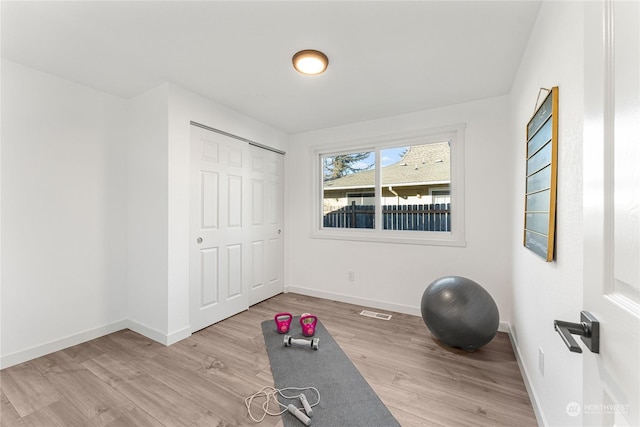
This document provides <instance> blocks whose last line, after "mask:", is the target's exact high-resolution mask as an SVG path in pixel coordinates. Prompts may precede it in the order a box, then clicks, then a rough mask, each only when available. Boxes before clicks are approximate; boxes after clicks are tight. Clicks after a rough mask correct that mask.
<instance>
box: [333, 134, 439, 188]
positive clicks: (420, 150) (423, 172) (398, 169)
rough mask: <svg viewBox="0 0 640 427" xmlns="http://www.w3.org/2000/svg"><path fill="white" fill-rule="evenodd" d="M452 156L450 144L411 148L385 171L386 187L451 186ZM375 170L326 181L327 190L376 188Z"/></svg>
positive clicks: (383, 171)
mask: <svg viewBox="0 0 640 427" xmlns="http://www.w3.org/2000/svg"><path fill="white" fill-rule="evenodd" d="M450 171H451V156H450V149H449V143H448V142H436V143H433V144H425V145H416V146H413V147H409V149H408V150H407V152H406V153H405V155H404V156H403V157H402V159H400V160H399V161H398V162H397V163H394V164H391V165H389V166H385V167H383V168H382V184H383V185H384V186H389V185H390V186H398V187H399V186H403V185H416V184H423V185H424V184H442V183H448V182H451V174H450ZM374 174H375V171H374V170H367V171H362V172H356V173H352V174H350V175H345V176H343V177H341V178H336V179H333V180H329V181H325V183H324V188H325V190H328V189H345V188H363V187H373V185H374V182H375V177H374Z"/></svg>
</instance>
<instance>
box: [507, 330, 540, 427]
mask: <svg viewBox="0 0 640 427" xmlns="http://www.w3.org/2000/svg"><path fill="white" fill-rule="evenodd" d="M507 326H508V331H507V332H508V333H509V340H510V341H511V347H512V348H513V353H514V354H515V356H516V361H517V362H518V367H519V368H520V373H521V374H522V381H523V382H524V386H525V388H526V389H527V393H528V394H529V399H530V400H531V406H532V407H533V413H534V414H535V416H536V421H538V426H540V427H544V426H546V425H548V424H547V421H546V420H545V418H544V414H543V412H542V408H541V407H540V400H539V399H538V395H537V394H536V392H535V390H534V388H533V385H532V384H531V381H530V380H529V373H528V371H527V368H526V367H525V366H524V363H522V358H521V357H520V349H519V347H518V344H517V343H516V341H515V340H514V339H513V337H514V336H515V334H514V333H513V330H512V329H511V325H510V324H507Z"/></svg>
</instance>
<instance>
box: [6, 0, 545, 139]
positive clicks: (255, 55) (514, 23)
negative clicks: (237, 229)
mask: <svg viewBox="0 0 640 427" xmlns="http://www.w3.org/2000/svg"><path fill="white" fill-rule="evenodd" d="M539 7H540V1H534V2H528V1H496V2H487V1H466V2H461V1H451V0H449V1H407V2H405V1H317V2H316V1H255V2H251V1H158V2H156V1H119V2H115V1H99V2H98V1H70V2H61V1H44V2H27V1H15V2H12V1H6V0H5V1H2V2H1V8H2V9H1V19H2V21H1V25H2V27H1V28H2V30H1V31H2V34H1V36H2V45H1V49H2V56H3V57H4V58H7V59H9V60H12V61H15V62H19V63H22V64H24V65H28V66H31V67H33V68H35V69H38V70H42V71H45V72H48V73H51V74H54V75H57V76H60V77H63V78H65V79H68V80H71V81H74V82H77V83H80V84H83V85H86V86H89V87H92V88H95V89H98V90H101V91H104V92H107V93H111V94H114V95H117V96H120V97H123V98H131V97H134V96H136V95H138V94H140V93H143V92H144V91H146V90H149V89H151V88H153V87H155V86H157V85H159V84H161V83H163V82H166V81H170V82H174V83H176V84H178V85H180V86H182V87H184V88H186V89H189V90H192V91H194V92H196V93H199V94H201V95H203V96H205V97H207V98H210V99H212V100H215V101H217V102H219V103H221V104H223V105H226V106H228V107H230V108H232V109H234V110H237V111H240V112H242V113H244V114H246V115H249V116H251V117H254V118H256V119H258V120H261V121H263V122H265V123H268V124H271V125H272V126H274V127H276V128H279V129H281V130H284V131H286V132H288V133H296V132H301V131H306V130H311V129H319V128H324V127H329V126H335V125H340V124H346V123H353V122H357V121H362V120H368V119H373V118H379V117H384V116H391V115H396V114H401V113H408V112H412V111H418V110H424V109H429V108H434V107H440V106H445V105H451V104H457V103H461V102H467V101H472V100H476V99H482V98H488V97H492V96H498V95H504V94H508V93H509V91H510V89H511V85H512V83H513V79H514V76H515V74H516V71H517V68H518V65H519V63H520V59H521V56H522V53H523V51H524V48H525V46H526V43H527V41H528V38H529V34H530V32H531V28H532V26H533V23H534V21H535V19H536V17H537V14H538V10H539ZM302 49H318V50H322V51H323V52H325V53H326V54H327V55H328V56H329V61H330V64H329V69H328V70H327V72H326V73H325V74H323V75H321V76H302V75H299V74H297V73H296V72H295V71H294V70H293V68H292V66H291V57H292V55H293V54H294V53H295V52H297V51H298V50H302Z"/></svg>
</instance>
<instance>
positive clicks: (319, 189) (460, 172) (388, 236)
mask: <svg viewBox="0 0 640 427" xmlns="http://www.w3.org/2000/svg"><path fill="white" fill-rule="evenodd" d="M464 130H465V125H464V124H456V125H450V126H443V127H440V128H434V129H424V130H420V131H415V132H406V133H395V134H390V135H380V136H376V137H372V138H365V139H360V140H350V141H344V142H340V143H337V144H336V143H334V144H326V145H317V146H314V147H311V149H310V150H311V153H310V157H311V168H310V170H311V172H312V173H313V178H312V180H311V181H312V182H311V185H312V188H311V195H312V199H313V203H312V205H313V206H312V212H311V215H312V218H311V237H312V238H316V239H334V240H353V241H366V242H381V243H403V244H417V245H435V246H466V241H465V229H464V225H465V220H464V217H465V207H464V204H465V194H464V187H465V185H464V184H465V181H464ZM442 141H450V143H451V185H450V186H449V187H450V191H451V230H452V231H451V232H443V231H409V230H407V231H403V230H380V229H379V228H380V224H381V222H382V215H381V213H382V207H381V206H380V204H379V203H377V204H376V229H354V228H330V229H329V228H323V227H322V223H321V215H320V212H322V197H323V186H322V184H323V183H322V179H321V176H322V173H321V172H322V171H321V167H320V156H327V155H335V154H341V153H345V152H346V153H348V152H362V151H375V153H376V162H379V161H380V150H381V149H385V148H390V147H397V146H402V145H407V146H408V145H418V144H426V143H430V142H442ZM379 175H380V168H379V167H376V184H378V183H379V182H380V176H379ZM379 192H380V186H379V185H376V186H375V195H376V199H379V198H380V194H379Z"/></svg>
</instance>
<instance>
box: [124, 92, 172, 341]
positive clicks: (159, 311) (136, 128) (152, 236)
mask: <svg viewBox="0 0 640 427" xmlns="http://www.w3.org/2000/svg"><path fill="white" fill-rule="evenodd" d="M168 102H169V85H168V84H164V85H161V86H159V87H157V88H155V89H152V90H150V91H148V92H146V93H144V94H142V95H139V96H137V97H135V98H133V99H131V100H130V101H129V102H128V111H127V113H128V116H127V152H126V161H127V171H126V172H127V188H126V194H127V288H126V291H127V315H128V318H129V320H130V323H131V325H130V327H131V328H132V329H133V330H135V331H136V332H138V333H141V334H143V335H145V336H147V337H149V338H152V339H154V340H156V341H159V342H166V337H167V335H168V321H167V310H168V305H169V303H168V285H167V283H168V282H167V272H168V270H169V265H168V250H169V249H168V239H167V229H168V225H167V224H168V212H167V206H168V203H169V202H168V200H169V196H168V191H167V185H168V172H167V165H168V163H169V151H168V142H167V141H168V120H169V107H168Z"/></svg>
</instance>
